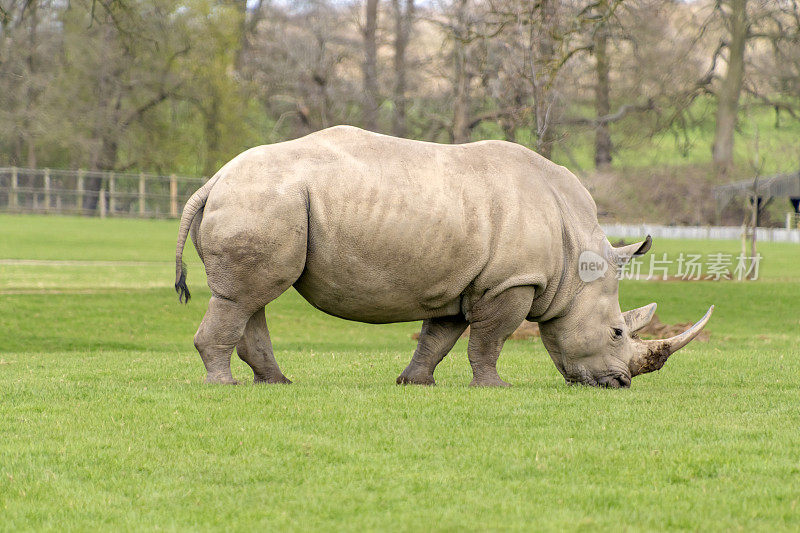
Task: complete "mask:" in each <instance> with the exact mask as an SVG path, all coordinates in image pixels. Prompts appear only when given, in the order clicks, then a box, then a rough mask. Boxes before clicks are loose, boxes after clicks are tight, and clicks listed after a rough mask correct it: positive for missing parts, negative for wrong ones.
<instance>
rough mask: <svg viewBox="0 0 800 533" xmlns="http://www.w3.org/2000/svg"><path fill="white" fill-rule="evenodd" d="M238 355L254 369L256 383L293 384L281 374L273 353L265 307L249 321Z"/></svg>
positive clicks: (238, 346) (240, 342)
mask: <svg viewBox="0 0 800 533" xmlns="http://www.w3.org/2000/svg"><path fill="white" fill-rule="evenodd" d="M236 353H237V354H238V355H239V358H240V359H241V360H242V361H244V362H245V363H247V364H248V365H250V368H252V369H253V376H254V380H253V381H254V382H255V383H287V384H288V383H291V381H289V379H287V378H286V376H284V375H283V372H281V369H280V367H279V366H278V362H277V361H275V356H274V355H273V353H272V341H271V340H270V338H269V329H268V328H267V319H266V316H265V315H264V308H263V307H262V308H261V309H259V310H258V311H256V312H255V313H253V316H251V317H250V320H248V322H247V327H245V328H244V335H243V336H242V339H241V340H240V341H239V344H237V345H236Z"/></svg>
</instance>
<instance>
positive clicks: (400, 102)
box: [392, 0, 414, 137]
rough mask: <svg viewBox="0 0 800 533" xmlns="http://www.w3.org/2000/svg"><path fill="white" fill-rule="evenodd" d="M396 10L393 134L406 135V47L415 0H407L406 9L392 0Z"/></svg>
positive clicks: (399, 2) (396, 0)
mask: <svg viewBox="0 0 800 533" xmlns="http://www.w3.org/2000/svg"><path fill="white" fill-rule="evenodd" d="M392 8H393V10H394V95H393V100H394V115H393V116H392V134H394V135H395V136H397V137H405V136H406V135H407V134H408V128H407V126H406V49H407V47H408V41H409V37H410V35H411V27H412V25H413V20H414V0H405V9H403V8H402V7H401V0H392Z"/></svg>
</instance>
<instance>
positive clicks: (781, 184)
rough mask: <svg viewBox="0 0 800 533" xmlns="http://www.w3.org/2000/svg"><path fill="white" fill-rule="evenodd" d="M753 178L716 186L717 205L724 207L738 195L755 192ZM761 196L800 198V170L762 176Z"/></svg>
mask: <svg viewBox="0 0 800 533" xmlns="http://www.w3.org/2000/svg"><path fill="white" fill-rule="evenodd" d="M753 181H754V180H753V179H752V178H751V179H746V180H740V181H734V182H732V183H727V184H725V185H720V186H718V187H714V198H716V200H717V206H718V207H719V208H724V207H725V206H726V205H728V204H729V203H730V202H731V201H732V200H733V199H734V198H736V197H737V196H746V195H750V194H752V193H753ZM756 192H757V195H758V197H759V198H764V199H768V198H776V197H785V198H789V199H790V200H793V203H794V202H796V201H797V200H798V199H800V172H792V173H787V174H775V175H774V176H768V177H764V178H760V179H759V180H758V187H757V189H756Z"/></svg>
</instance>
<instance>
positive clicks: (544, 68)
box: [529, 0, 558, 159]
mask: <svg viewBox="0 0 800 533" xmlns="http://www.w3.org/2000/svg"><path fill="white" fill-rule="evenodd" d="M531 9H533V10H534V11H533V12H532V13H531V16H532V18H533V17H534V16H535V15H536V13H535V10H536V9H539V10H540V13H541V20H542V22H541V27H539V28H537V27H536V26H535V25H534V24H530V29H529V31H530V34H529V42H530V46H531V51H530V56H531V59H530V61H531V67H532V72H531V82H532V91H531V92H532V95H533V107H534V112H535V114H534V120H535V121H536V124H535V127H536V151H537V152H538V153H539V154H540V155H542V156H544V157H546V158H547V159H550V157H551V156H552V152H553V143H554V141H555V130H554V126H553V119H552V111H553V110H552V106H553V103H554V102H553V94H552V89H551V88H550V87H549V85H550V83H549V82H550V81H552V78H553V73H552V71H551V70H552V69H551V67H550V65H551V63H552V62H553V59H554V55H555V44H554V43H553V36H552V34H551V33H550V31H551V29H552V27H553V26H554V25H555V23H556V15H557V12H556V10H557V9H558V2H556V1H555V0H541V2H539V5H538V6H532V7H531ZM537 32H538V34H537Z"/></svg>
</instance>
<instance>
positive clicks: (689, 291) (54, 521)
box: [0, 216, 800, 531]
mask: <svg viewBox="0 0 800 533" xmlns="http://www.w3.org/2000/svg"><path fill="white" fill-rule="evenodd" d="M0 227H2V228H3V231H2V232H0V258H17V259H20V258H28V259H42V260H46V259H50V260H63V259H71V260H94V261H97V260H108V261H145V262H154V263H153V264H151V265H145V266H142V267H141V268H143V269H144V270H140V271H137V270H135V267H112V266H102V265H93V266H92V265H89V266H75V265H73V266H69V267H67V266H64V265H61V266H57V267H54V266H42V265H36V266H34V265H8V264H5V265H2V271H0V280H3V282H2V284H0V293H2V301H3V304H2V306H0V346H2V353H0V391H2V392H1V393H0V394H2V401H0V420H2V423H0V457H2V458H3V459H2V461H0V510H2V521H0V529H3V530H9V531H11V530H20V529H23V530H30V529H37V530H65V529H66V530H94V529H114V530H117V529H123V530H124V529H169V530H196V529H219V530H223V529H224V530H252V529H253V528H254V527H257V528H261V529H283V530H285V529H289V530H385V529H397V530H420V529H424V530H462V529H467V530H473V529H477V530H486V529H503V530H526V531H527V530H531V529H536V530H564V529H570V530H573V529H601V530H614V531H616V530H620V529H623V530H664V529H691V530H731V529H748V530H749V529H761V530H796V529H798V527H800V505H799V503H800V502H798V493H797V486H798V483H800V470H799V469H798V464H797V450H798V447H800V436H799V435H798V432H797V430H796V428H797V427H798V425H800V414H799V412H798V410H797V390H798V387H800V351H798V347H797V346H798V341H800V328H798V322H797V312H796V306H797V301H798V298H800V292H798V287H800V283H799V282H800V262H798V261H797V257H798V251H797V250H798V248H797V246H796V245H795V246H793V245H777V244H775V245H766V244H765V245H762V253H763V254H764V255H765V259H764V266H765V269H764V274H765V279H764V280H762V281H758V282H747V283H735V282H718V283H713V282H699V283H688V282H687V283H681V282H667V283H663V282H633V281H630V282H624V283H623V285H622V288H621V293H622V306H623V307H624V308H630V307H634V306H638V305H644V304H646V303H649V302H651V301H657V302H658V303H659V310H658V313H659V316H660V318H661V319H662V320H663V321H665V322H676V321H689V320H693V319H696V318H698V317H699V316H700V315H701V313H702V312H703V311H704V310H705V307H706V306H707V305H708V304H710V303H715V304H716V305H717V310H716V312H715V315H714V318H713V319H712V321H711V323H710V324H709V326H708V329H709V331H710V332H711V340H710V342H708V343H706V344H702V343H693V344H692V345H690V346H689V347H687V348H685V349H684V350H682V351H681V352H680V353H678V354H676V355H675V356H674V357H673V358H672V359H670V361H669V363H668V364H667V365H666V367H665V368H664V369H663V370H662V371H660V372H657V373H653V374H648V375H646V376H642V377H639V378H636V380H635V381H634V384H633V388H632V389H630V390H616V391H614V390H597V389H591V388H584V387H568V386H566V385H564V383H563V380H562V379H561V377H560V376H559V374H558V372H557V371H556V369H555V368H554V366H553V364H552V363H551V362H550V360H549V357H548V356H547V354H546V352H545V350H544V348H543V347H542V345H541V343H540V342H538V341H509V342H508V343H507V345H506V347H505V349H504V352H503V355H502V357H501V359H500V371H501V375H502V376H503V377H504V378H506V379H507V380H509V381H510V382H512V383H513V384H514V387H513V388H511V389H508V390H476V389H471V388H469V387H467V385H466V384H467V383H468V382H469V377H470V370H469V365H468V363H467V361H466V356H465V350H466V346H465V343H464V341H460V342H459V344H458V345H457V346H456V348H455V350H454V352H453V353H452V354H451V355H450V356H449V357H448V358H446V359H445V360H444V361H443V363H442V364H441V365H440V368H439V369H438V370H437V376H436V377H437V380H438V385H437V386H436V387H434V388H419V387H398V386H396V385H395V384H394V377H395V376H396V375H397V374H398V373H399V372H400V371H401V370H402V369H403V367H404V366H405V364H406V363H407V362H408V359H409V357H410V355H411V353H412V351H413V349H414V343H413V341H412V340H411V338H410V335H411V333H413V332H414V331H416V330H417V329H418V324H394V325H385V326H373V325H366V324H359V323H354V322H347V321H344V320H339V319H336V318H332V317H329V316H326V315H324V314H322V313H320V312H318V311H315V310H313V309H312V308H311V307H310V306H309V305H308V304H307V303H305V302H304V301H303V300H302V299H301V298H300V297H299V296H298V295H297V294H296V293H294V292H290V293H287V294H286V295H284V296H282V297H281V298H279V299H278V300H277V301H275V302H274V303H272V304H271V305H270V306H269V308H268V321H269V323H270V328H271V332H272V339H273V342H274V344H275V348H276V356H277V358H278V360H279V362H280V363H281V365H282V367H283V369H284V371H285V373H286V374H287V375H288V376H289V377H290V378H291V379H293V380H294V381H295V383H294V384H293V385H291V386H253V385H251V384H249V383H247V384H244V385H242V386H239V387H216V386H205V385H203V384H202V378H203V376H204V371H203V367H202V363H201V362H200V358H199V356H198V355H197V353H196V352H195V350H194V348H193V346H192V336H193V334H194V331H195V328H196V327H197V324H198V322H199V320H200V318H201V317H202V314H203V312H204V300H205V299H206V298H207V297H208V292H207V290H203V288H202V286H203V280H202V273H201V269H200V265H199V263H198V260H197V259H196V257H195V255H194V254H193V253H191V252H188V253H187V259H189V284H190V287H191V288H192V289H193V292H194V293H195V295H196V296H195V299H193V300H192V302H191V303H190V304H189V305H188V306H181V305H179V304H178V303H177V297H176V295H175V294H174V292H173V290H172V289H171V284H172V283H173V276H174V265H173V264H172V259H173V258H172V254H173V250H174V238H175V234H176V224H175V223H174V222H166V221H142V220H106V221H100V220H92V219H78V218H57V217H10V216H0ZM190 246H191V245H190ZM712 249H714V250H716V249H719V250H720V251H728V250H733V251H735V250H736V249H737V243H726V242H716V241H710V242H705V243H703V242H678V241H672V242H670V241H657V242H656V243H655V244H654V249H653V253H661V252H668V253H670V254H673V253H674V252H677V251H694V250H701V251H703V252H704V253H707V252H708V251H710V250H712ZM81 269H82V270H81ZM81 272H83V273H81ZM234 375H235V376H237V377H238V378H239V379H240V380H243V381H245V382H248V381H249V380H250V379H251V374H250V373H249V370H248V368H247V367H246V366H245V365H244V364H243V363H242V362H241V361H239V360H238V359H236V358H235V356H234Z"/></svg>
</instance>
